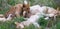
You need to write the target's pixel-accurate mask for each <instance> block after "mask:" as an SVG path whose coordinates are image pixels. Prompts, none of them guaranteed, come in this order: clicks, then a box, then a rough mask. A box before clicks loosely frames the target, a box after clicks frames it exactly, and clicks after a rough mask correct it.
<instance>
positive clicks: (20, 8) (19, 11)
mask: <svg viewBox="0 0 60 29" xmlns="http://www.w3.org/2000/svg"><path fill="white" fill-rule="evenodd" d="M15 9H16V11H15V14H16V16H17V17H20V15H22V4H17V5H15Z"/></svg>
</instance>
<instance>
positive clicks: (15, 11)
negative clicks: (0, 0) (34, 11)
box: [5, 4, 22, 17]
mask: <svg viewBox="0 0 60 29" xmlns="http://www.w3.org/2000/svg"><path fill="white" fill-rule="evenodd" d="M21 11H22V4H17V5H15V6H13V7H11V8H10V10H8V11H7V12H6V13H5V17H8V15H9V14H13V15H12V16H13V17H14V16H16V17H20V12H21Z"/></svg>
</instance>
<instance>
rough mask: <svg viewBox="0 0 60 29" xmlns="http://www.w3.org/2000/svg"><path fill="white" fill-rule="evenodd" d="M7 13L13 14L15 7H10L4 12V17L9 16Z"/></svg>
mask: <svg viewBox="0 0 60 29" xmlns="http://www.w3.org/2000/svg"><path fill="white" fill-rule="evenodd" d="M9 14H13V15H12V16H14V15H15V7H13V6H12V7H11V8H10V10H8V11H7V12H6V13H5V17H6V18H7V17H8V16H9Z"/></svg>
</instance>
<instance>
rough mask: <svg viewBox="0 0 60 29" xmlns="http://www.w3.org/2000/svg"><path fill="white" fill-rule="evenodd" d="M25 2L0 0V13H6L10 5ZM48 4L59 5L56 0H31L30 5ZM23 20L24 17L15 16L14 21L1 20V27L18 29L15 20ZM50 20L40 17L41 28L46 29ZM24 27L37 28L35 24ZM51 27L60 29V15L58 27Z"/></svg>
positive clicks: (2, 28)
mask: <svg viewBox="0 0 60 29" xmlns="http://www.w3.org/2000/svg"><path fill="white" fill-rule="evenodd" d="M18 3H23V0H0V14H5V12H6V11H7V10H9V8H10V6H14V5H15V4H18ZM36 4H40V5H46V6H50V7H54V8H56V7H58V6H57V5H56V3H55V2H54V0H30V5H36ZM16 21H17V22H22V21H24V19H23V17H21V18H14V19H13V20H12V21H6V22H0V29H16V25H15V24H14V22H16ZM48 22H49V21H48V20H44V18H40V19H39V21H38V23H39V24H40V25H41V27H40V28H41V29H45V28H46V26H47V24H48ZM24 29H37V28H36V27H35V26H34V25H33V24H31V25H30V26H29V27H25V28H24ZM50 29H60V17H57V21H56V27H55V26H54V25H53V26H51V27H50Z"/></svg>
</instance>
